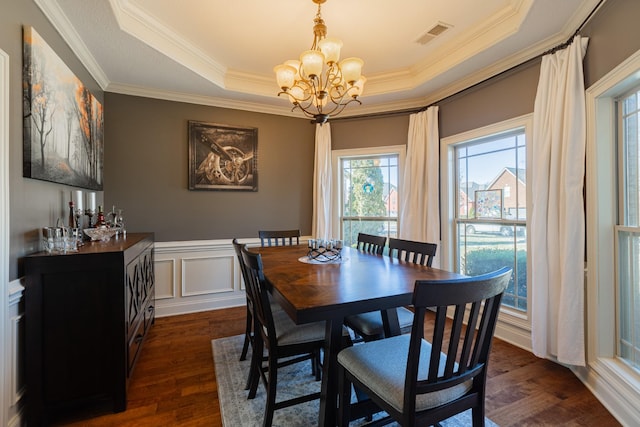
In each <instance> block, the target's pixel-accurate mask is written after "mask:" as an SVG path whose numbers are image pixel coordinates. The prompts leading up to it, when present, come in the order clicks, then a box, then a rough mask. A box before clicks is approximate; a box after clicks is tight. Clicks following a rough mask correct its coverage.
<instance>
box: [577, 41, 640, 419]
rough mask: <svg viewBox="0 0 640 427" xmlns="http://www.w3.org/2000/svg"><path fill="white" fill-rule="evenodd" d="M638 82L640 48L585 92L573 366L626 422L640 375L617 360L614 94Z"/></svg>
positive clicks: (634, 410) (633, 412) (634, 408)
mask: <svg viewBox="0 0 640 427" xmlns="http://www.w3.org/2000/svg"><path fill="white" fill-rule="evenodd" d="M639 84H640V50H639V51H637V52H636V53H634V54H632V55H631V56H630V57H629V58H627V59H626V60H625V61H624V62H622V63H621V64H620V65H618V66H617V67H616V68H615V69H613V70H612V71H610V72H609V73H608V74H607V75H605V76H604V77H602V78H601V79H600V80H598V81H597V82H596V83H595V84H593V85H592V86H591V87H589V88H588V89H587V91H586V107H587V150H586V195H587V197H586V207H587V214H586V220H587V222H586V224H587V234H586V238H587V242H586V243H587V252H586V253H587V271H586V274H587V293H586V310H587V325H586V326H587V366H588V368H589V369H578V368H574V372H575V373H576V374H577V375H578V377H579V378H580V379H581V380H582V381H583V382H585V383H586V384H587V385H588V386H589V387H590V388H591V389H592V390H594V393H595V394H596V396H597V397H598V399H599V400H600V401H601V402H603V404H604V405H605V406H607V407H608V408H609V410H610V411H611V412H612V413H614V414H615V415H616V418H618V420H620V422H621V423H622V424H628V425H635V424H637V420H638V419H640V409H639V408H640V375H638V373H637V372H635V371H634V370H633V369H632V368H631V367H629V366H628V365H627V364H626V363H625V362H623V361H622V360H620V359H618V358H617V356H616V354H617V339H616V337H617V333H612V332H614V331H616V329H615V328H616V322H617V317H618V316H617V312H616V294H617V289H616V287H615V286H613V283H615V279H616V274H617V269H616V260H615V252H614V249H615V247H616V246H615V234H614V227H615V225H616V223H617V221H618V209H619V205H618V191H617V179H618V175H617V166H616V163H617V160H618V159H617V155H618V154H617V141H616V138H617V136H616V133H617V130H618V129H617V127H618V123H617V120H616V115H617V108H616V98H618V97H620V96H622V95H623V94H624V93H626V92H628V91H629V90H631V89H632V88H633V87H635V86H637V85H639Z"/></svg>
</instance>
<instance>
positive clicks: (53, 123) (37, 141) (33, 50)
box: [22, 26, 104, 191]
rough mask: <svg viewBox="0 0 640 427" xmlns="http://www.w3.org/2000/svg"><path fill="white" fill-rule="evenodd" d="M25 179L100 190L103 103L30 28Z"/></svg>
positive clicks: (26, 70)
mask: <svg viewBox="0 0 640 427" xmlns="http://www.w3.org/2000/svg"><path fill="white" fill-rule="evenodd" d="M22 78H23V90H22V93H23V121H24V124H23V130H24V131H23V160H22V164H23V166H22V175H23V176H24V177H26V178H32V179H39V180H43V181H50V182H55V183H58V184H66V185H71V186H75V187H80V188H87V189H90V190H96V191H102V187H103V167H104V111H103V107H102V104H101V103H100V102H99V101H98V100H97V99H96V98H95V97H94V96H93V94H92V93H91V92H90V91H89V89H88V88H87V87H86V86H85V85H84V84H83V83H82V82H81V81H80V80H79V79H78V78H77V77H76V76H75V74H74V73H73V72H72V71H71V70H70V69H69V67H67V65H66V64H65V63H64V62H63V61H62V59H61V58H60V57H59V56H58V55H57V54H56V53H55V52H54V50H53V49H52V48H51V47H50V46H49V45H48V44H47V43H46V41H45V40H44V39H43V38H42V37H41V36H40V35H39V34H38V32H37V31H36V30H35V29H34V28H33V27H29V26H25V27H23V75H22Z"/></svg>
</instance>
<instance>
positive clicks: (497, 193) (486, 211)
mask: <svg viewBox="0 0 640 427" xmlns="http://www.w3.org/2000/svg"><path fill="white" fill-rule="evenodd" d="M475 202H476V209H475V217H476V218H487V219H502V212H503V210H502V205H503V203H502V189H497V190H476V192H475Z"/></svg>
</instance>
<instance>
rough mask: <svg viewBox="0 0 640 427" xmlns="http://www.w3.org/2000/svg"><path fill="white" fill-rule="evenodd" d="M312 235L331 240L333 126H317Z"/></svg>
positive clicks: (326, 124) (327, 124)
mask: <svg viewBox="0 0 640 427" xmlns="http://www.w3.org/2000/svg"><path fill="white" fill-rule="evenodd" d="M313 165H314V166H313V219H312V224H311V228H312V235H313V236H314V237H315V238H316V239H329V238H331V229H332V228H331V125H330V124H329V123H328V122H327V123H324V124H317V125H316V151H315V159H314V162H313Z"/></svg>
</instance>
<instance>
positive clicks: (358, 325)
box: [345, 307, 413, 336]
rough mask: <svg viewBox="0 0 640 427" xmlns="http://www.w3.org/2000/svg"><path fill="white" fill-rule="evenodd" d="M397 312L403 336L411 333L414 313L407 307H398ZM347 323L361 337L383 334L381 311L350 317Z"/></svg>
mask: <svg viewBox="0 0 640 427" xmlns="http://www.w3.org/2000/svg"><path fill="white" fill-rule="evenodd" d="M396 312H397V313H398V323H399V324H400V332H402V333H403V334H404V333H407V332H409V331H410V330H411V325H412V324H413V311H411V310H409V309H407V308H405V307H398V308H397V309H396ZM345 323H346V324H347V326H349V327H350V328H351V329H353V330H354V331H356V332H357V333H358V334H360V335H367V336H376V335H382V334H383V324H382V314H380V312H379V311H370V312H368V313H361V314H354V315H352V316H348V317H347V318H346V319H345Z"/></svg>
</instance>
